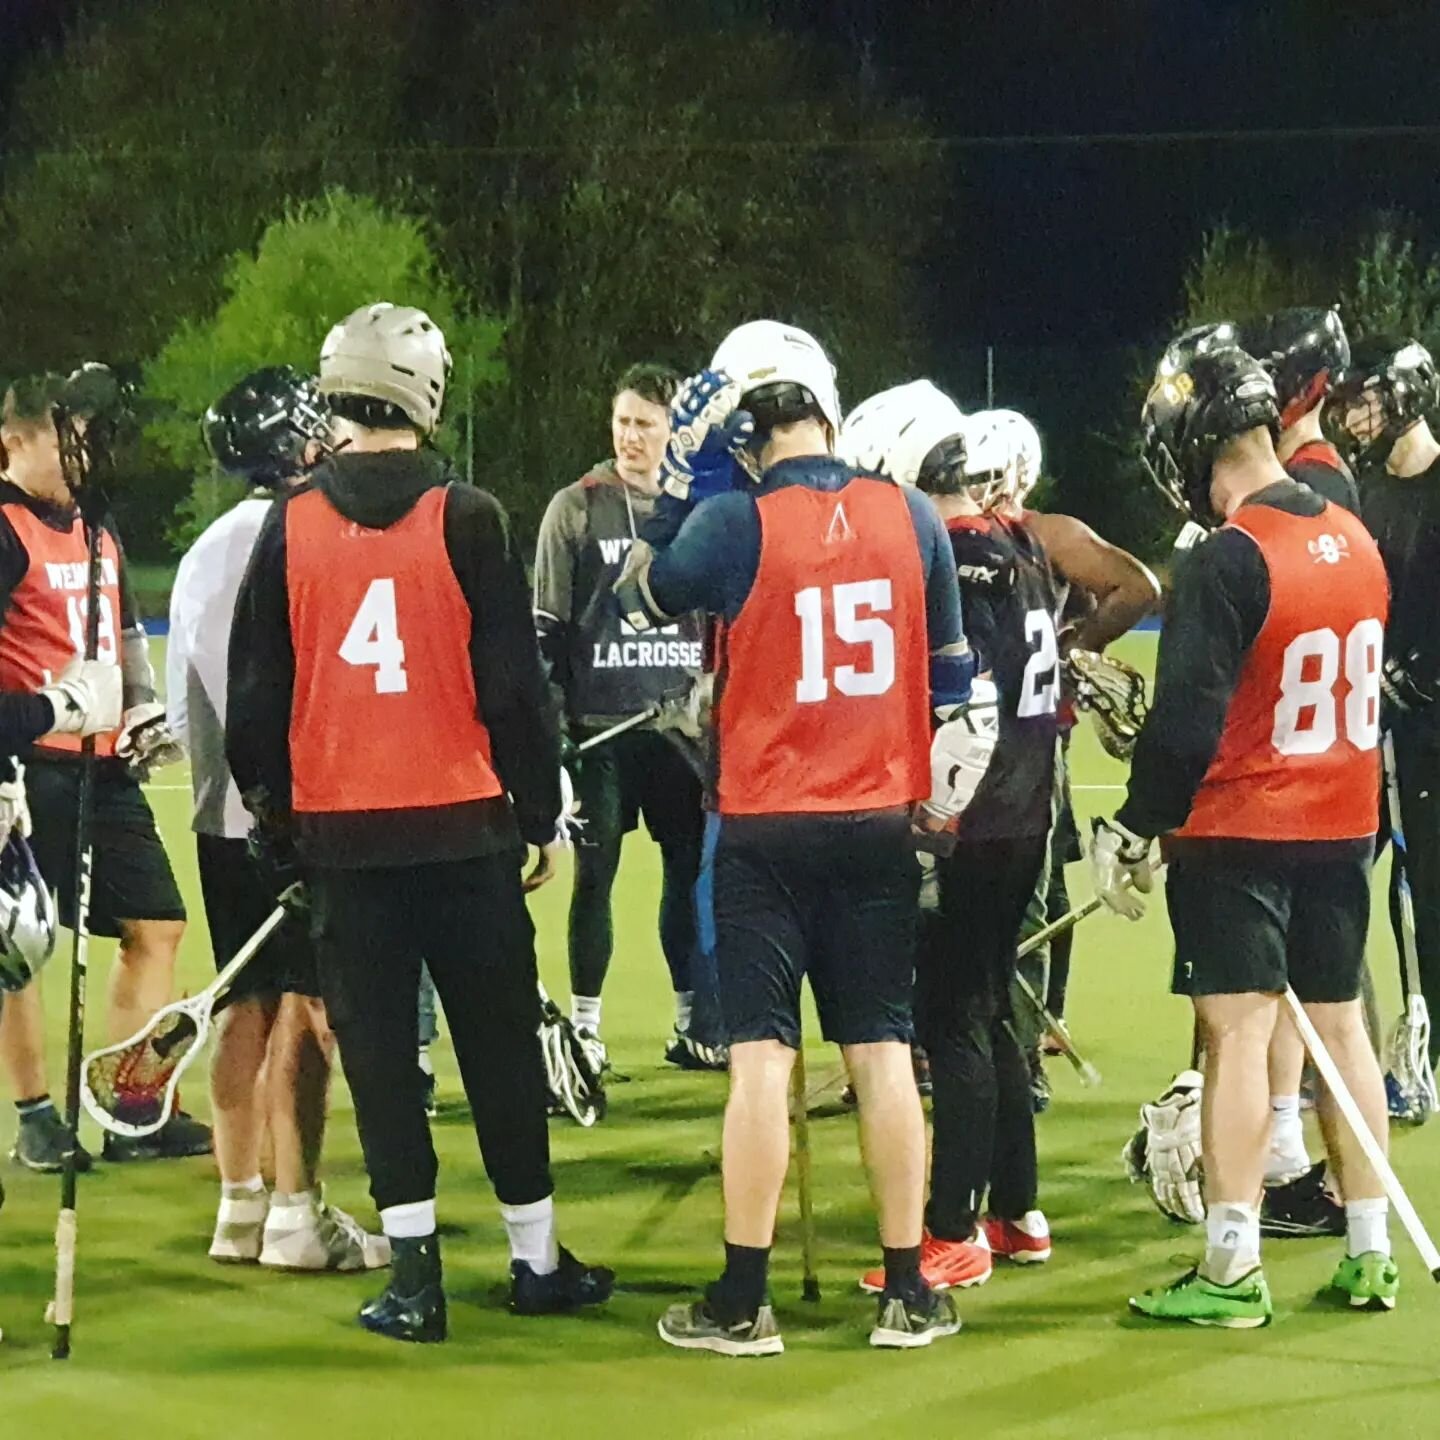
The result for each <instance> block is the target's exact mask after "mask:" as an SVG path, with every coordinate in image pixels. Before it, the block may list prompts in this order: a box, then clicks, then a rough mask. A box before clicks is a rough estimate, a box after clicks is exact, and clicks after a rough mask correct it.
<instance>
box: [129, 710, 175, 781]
mask: <svg viewBox="0 0 1440 1440" xmlns="http://www.w3.org/2000/svg"><path fill="white" fill-rule="evenodd" d="M115 753H116V755H118V756H119V757H120V758H121V759H122V760H123V761H125V763H126V764H127V765H129V767H130V768H131V769H132V770H134V771H136V772H137V773H138V774H140V775H142V776H144V775H148V774H149V773H150V772H151V770H154V769H155V768H157V767H158V766H164V765H177V764H179V762H180V761H181V760H183V759H184V758H185V747H184V746H183V745H182V744H181V743H180V742H179V741H178V740H177V739H176V738H175V736H174V735H173V734H172V733H171V731H170V723H169V721H168V720H166V718H165V707H164V706H163V705H162V704H161V703H160V702H159V701H158V700H147V701H145V703H144V704H142V705H132V706H131V707H130V709H128V710H127V711H126V712H125V714H124V715H123V716H122V717H121V719H120V738H119V739H118V740H116V742H115Z"/></svg>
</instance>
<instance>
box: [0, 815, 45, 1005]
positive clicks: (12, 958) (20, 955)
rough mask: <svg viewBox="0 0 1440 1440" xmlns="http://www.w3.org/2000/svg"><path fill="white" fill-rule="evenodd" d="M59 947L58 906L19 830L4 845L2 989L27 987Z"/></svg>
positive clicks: (0, 871)
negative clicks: (51, 896)
mask: <svg viewBox="0 0 1440 1440" xmlns="http://www.w3.org/2000/svg"><path fill="white" fill-rule="evenodd" d="M54 950H55V905H54V902H53V901H52V900H51V898H50V887H49V886H48V885H46V883H45V881H44V880H43V879H42V878H41V875H40V871H39V869H38V867H37V866H36V864H35V856H34V855H33V854H32V853H31V851H30V846H29V845H28V844H27V843H26V841H25V839H24V838H23V837H22V836H21V834H20V832H19V831H18V830H12V831H11V832H10V838H9V839H8V840H7V841H6V842H5V845H4V847H3V848H0V990H11V991H14V990H23V989H24V988H25V987H26V986H27V985H28V984H29V983H30V982H31V981H32V980H33V979H34V978H35V976H36V974H38V973H39V971H40V969H41V968H42V967H43V966H44V964H45V962H46V961H47V960H48V959H49V958H50V956H51V955H52V954H53V953H54Z"/></svg>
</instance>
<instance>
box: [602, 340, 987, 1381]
mask: <svg viewBox="0 0 1440 1440" xmlns="http://www.w3.org/2000/svg"><path fill="white" fill-rule="evenodd" d="M672 416H673V421H674V428H673V430H672V436H671V442H670V446H669V448H668V450H667V454H666V460H665V466H666V472H667V474H666V482H665V483H666V488H667V491H668V492H669V493H670V494H671V496H672V497H673V498H676V499H677V500H680V501H681V502H682V503H683V501H684V499H685V498H686V492H687V491H688V490H689V488H690V485H691V483H692V478H693V477H694V476H695V475H696V474H697V472H704V471H707V470H711V469H712V468H714V469H723V468H724V466H723V465H716V463H715V462H716V461H717V459H718V460H723V461H727V462H728V461H733V462H736V468H738V469H739V471H740V473H741V474H742V475H745V476H750V477H754V478H753V483H751V482H750V481H749V480H747V481H745V488H744V489H741V490H733V489H732V490H730V491H729V493H725V494H715V495H713V496H712V497H711V498H708V499H705V500H703V501H702V502H701V503H699V504H697V505H696V506H695V507H694V509H693V511H692V512H691V513H690V515H689V516H688V518H687V519H685V521H684V523H683V525H682V526H681V528H680V530H679V533H678V535H677V536H676V538H675V539H674V540H673V542H672V543H670V544H669V545H665V546H662V547H661V548H660V549H659V550H658V551H657V552H656V553H654V555H653V558H652V556H651V553H650V551H649V547H648V546H646V547H638V546H637V547H635V550H634V551H632V554H634V555H635V557H636V558H635V560H634V561H633V562H632V564H631V565H630V566H629V567H627V572H626V574H625V576H623V577H622V580H621V583H620V585H619V587H618V593H619V595H620V599H621V603H622V607H623V610H624V613H625V614H626V615H627V617H628V618H629V619H630V622H631V623H632V624H633V625H635V626H636V628H647V627H650V626H655V625H664V624H667V623H669V622H670V619H671V617H673V616H676V615H683V614H686V613H688V612H690V611H692V610H696V609H703V610H705V611H706V612H707V613H709V614H712V615H716V616H718V617H719V618H720V620H721V636H720V641H719V646H718V651H719V657H720V663H719V667H718V671H717V680H716V695H717V697H718V698H717V701H716V705H715V727H716V751H717V754H718V762H719V763H718V772H717V774H716V776H715V779H714V787H713V805H714V817H713V819H712V821H711V822H710V828H709V829H708V830H707V837H706V847H707V867H708V868H709V870H710V872H711V884H712V888H713V896H712V901H711V909H712V912H713V914H712V916H711V917H710V919H711V923H713V927H714V939H715V945H714V953H715V957H716V962H717V966H718V981H719V997H720V1009H721V1011H722V1013H723V1015H724V1021H725V1028H726V1032H727V1034H726V1038H727V1039H728V1041H729V1044H730V1100H729V1104H728V1106H727V1109H726V1112H725V1134H724V1144H723V1154H724V1162H723V1164H724V1189H725V1257H726V1258H725V1269H724V1273H723V1274H722V1275H721V1277H720V1278H719V1280H718V1281H716V1283H715V1284H713V1285H711V1286H710V1287H709V1289H708V1290H707V1291H706V1292H705V1297H704V1298H703V1299H702V1300H700V1301H698V1302H696V1303H693V1304H684V1305H676V1306H674V1307H672V1308H671V1309H670V1310H669V1311H668V1312H667V1313H666V1314H665V1316H664V1317H663V1319H662V1320H661V1321H660V1335H661V1338H662V1339H664V1340H665V1341H666V1342H667V1343H668V1344H671V1345H676V1346H679V1347H681V1348H686V1349H704V1350H713V1351H718V1352H719V1353H721V1354H726V1355H769V1354H778V1353H779V1352H780V1351H781V1350H782V1349H783V1348H784V1346H783V1342H782V1340H781V1336H780V1332H779V1330H778V1328H777V1326H776V1323H775V1318H774V1314H773V1312H772V1310H771V1307H770V1304H769V1301H768V1297H767V1294H766V1277H767V1271H768V1266H769V1257H770V1247H771V1243H772V1241H773V1238H774V1232H775V1214H776V1207H777V1205H778V1202H779V1198H780V1191H781V1187H782V1185H783V1183H784V1179H785V1171H786V1168H787V1163H788V1157H789V1142H788V1135H787V1097H788V1090H789V1082H790V1075H791V1069H792V1067H793V1065H794V1063H795V1052H796V1050H797V1048H798V1047H799V1045H800V1042H801V1036H800V1010H799V1004H800V985H801V981H802V979H803V978H804V977H805V976H806V975H808V976H809V979H810V985H811V989H812V990H813V992H814V995H815V1001H816V1005H817V1007H818V1009H819V1013H820V1024H821V1028H822V1031H823V1032H824V1035H825V1037H826V1038H827V1039H828V1040H831V1041H834V1042H835V1043H837V1044H839V1045H840V1046H841V1047H842V1048H843V1050H844V1052H845V1057H846V1062H847V1065H848V1067H849V1070H850V1074H851V1077H852V1079H853V1081H854V1084H855V1088H856V1090H857V1092H858V1096H859V1101H860V1108H859V1116H860V1127H861V1136H862V1142H863V1147H862V1148H863V1151H864V1154H865V1158H866V1163H867V1166H868V1167H869V1169H870V1173H871V1179H872V1185H873V1188H874V1194H875V1197H876V1207H877V1209H878V1211H879V1216H880V1236H881V1243H882V1245H883V1246H884V1249H885V1270H884V1281H883V1287H882V1293H881V1296H880V1301H879V1309H878V1315H877V1321H876V1324H875V1327H874V1329H873V1330H872V1332H871V1336H870V1340H871V1343H872V1344H873V1345H877V1346H888V1347H903V1348H909V1347H913V1346H920V1345H928V1344H930V1343H931V1342H932V1341H933V1340H934V1339H936V1338H937V1337H940V1336H945V1335H953V1334H954V1333H955V1332H956V1331H957V1330H958V1329H959V1326H960V1321H959V1318H958V1316H957V1315H956V1312H955V1308H954V1304H953V1302H952V1301H950V1300H949V1299H948V1297H945V1296H942V1295H937V1294H935V1292H933V1291H932V1290H931V1288H930V1287H929V1286H928V1285H927V1284H926V1283H925V1280H924V1278H923V1277H922V1274H921V1270H920V1245H921V1230H922V1214H921V1212H922V1207H923V1191H924V1176H925V1131H924V1120H923V1117H922V1114H921V1109H920V1097H919V1094H918V1092H917V1091H916V1088H915V1080H914V1075H913V1072H912V1069H911V1060H910V1045H909V1040H910V1029H911V1021H910V999H911V985H912V973H913V965H914V955H913V939H914V926H915V911H916V905H917V900H918V878H919V877H918V868H917V865H916V861H915V856H914V853H913V850H912V845H911V820H910V807H911V806H912V805H913V804H915V803H916V802H917V801H923V800H926V798H927V797H932V798H931V803H932V804H933V805H934V806H935V810H934V813H933V814H932V815H931V816H928V817H927V823H929V824H931V825H933V826H935V827H936V828H938V827H939V826H940V825H943V824H944V823H945V821H946V820H947V819H948V818H949V817H950V816H951V815H953V814H954V813H955V812H956V811H957V810H958V809H959V808H960V806H961V805H963V803H964V801H965V800H966V799H968V796H969V793H971V792H972V791H973V788H974V784H975V782H976V779H977V777H978V773H981V772H983V769H984V762H985V761H986V760H987V759H988V756H989V751H990V748H991V741H990V739H989V738H988V737H986V736H983V735H981V736H975V735H973V733H972V727H971V726H970V724H969V722H968V720H967V719H966V717H964V716H963V715H962V716H960V717H959V718H956V719H952V720H950V722H949V723H948V724H946V725H944V726H942V728H941V729H940V731H939V733H938V735H937V736H936V740H935V747H936V760H935V772H936V775H937V776H938V777H939V778H938V783H937V784H936V786H935V787H934V793H933V796H932V783H931V759H930V756H931V736H930V723H929V722H930V714H931V705H932V701H933V702H934V703H935V704H936V705H938V706H940V707H941V711H942V713H943V714H944V715H946V716H947V717H948V716H949V715H950V714H951V712H952V711H955V710H963V708H964V705H965V703H966V702H967V701H968V699H969V690H970V669H971V664H970V661H971V657H970V654H969V651H968V649H967V647H966V646H965V643H964V638H963V635H962V632H961V629H960V614H959V597H958V594H957V591H956V586H955V568H954V564H953V562H952V560H951V558H950V553H949V547H948V546H947V545H946V543H945V536H944V532H943V530H942V529H941V527H940V523H939V520H938V518H937V517H936V516H935V513H934V511H933V510H932V509H931V508H930V506H929V504H928V502H927V501H926V500H925V499H924V497H923V496H920V495H917V494H915V493H914V492H913V491H908V490H904V489H901V488H900V487H898V486H896V485H894V484H893V482H890V481H882V480H880V479H878V478H875V477H873V476H865V475H862V474H861V473H859V472H858V471H856V470H855V469H854V468H852V467H851V466H849V465H847V464H845V463H843V462H842V461H840V460H837V459H835V458H834V457H833V455H832V453H831V451H832V446H833V444H834V440H835V435H836V432H837V431H838V429H839V425H840V406H839V398H838V395H837V393H836V388H835V374H834V369H833V367H832V366H831V364H830V361H829V359H828V357H827V356H826V355H825V352H824V351H823V350H822V349H821V347H820V346H819V344H818V343H817V342H816V341H815V339H814V338H813V337H812V336H810V335H808V334H806V333H805V332H804V331H803V330H799V329H797V328H796V327H794V326H789V325H783V324H779V323H777V322H775V321H770V320H760V321H753V322H751V323H750V324H747V325H742V326H741V327H740V328H739V329H737V330H735V331H734V332H732V333H731V334H730V335H729V336H728V337H727V338H726V339H725V341H724V342H723V343H722V344H721V345H720V347H719V349H718V350H717V351H716V352H715V356H714V359H713V361H712V364H711V369H710V370H708V371H705V372H702V373H701V374H700V375H698V376H696V377H694V378H693V379H691V380H690V381H687V382H686V384H685V385H683V386H682V387H681V389H680V392H679V394H678V396H677V398H676V401H675V405H674V409H673V411H672ZM952 776H954V777H955V781H954V783H953V784H952Z"/></svg>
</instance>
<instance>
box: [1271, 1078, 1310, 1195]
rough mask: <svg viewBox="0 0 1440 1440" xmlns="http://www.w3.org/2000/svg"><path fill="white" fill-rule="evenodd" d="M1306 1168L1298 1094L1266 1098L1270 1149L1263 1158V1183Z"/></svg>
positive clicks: (1307, 1156) (1308, 1159)
mask: <svg viewBox="0 0 1440 1440" xmlns="http://www.w3.org/2000/svg"><path fill="white" fill-rule="evenodd" d="M1309 1168H1310V1156H1309V1154H1308V1153H1307V1152H1306V1149H1305V1123H1304V1121H1302V1120H1301V1118H1300V1097H1299V1096H1298V1095H1272V1096H1271V1097H1270V1151H1269V1154H1268V1155H1267V1156H1266V1158H1265V1183H1266V1184H1267V1185H1271V1184H1274V1183H1275V1182H1276V1181H1278V1180H1284V1179H1288V1178H1289V1177H1291V1176H1293V1175H1294V1174H1295V1173H1296V1172H1297V1171H1300V1170H1308V1169H1309Z"/></svg>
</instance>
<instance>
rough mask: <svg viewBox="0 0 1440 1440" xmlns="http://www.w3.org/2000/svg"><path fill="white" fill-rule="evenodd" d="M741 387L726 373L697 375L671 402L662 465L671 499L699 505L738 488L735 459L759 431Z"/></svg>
mask: <svg viewBox="0 0 1440 1440" xmlns="http://www.w3.org/2000/svg"><path fill="white" fill-rule="evenodd" d="M741 393H742V392H741V389H740V383H739V381H737V380H732V379H731V378H730V377H729V376H728V375H726V374H725V373H724V371H721V370H702V371H701V372H700V373H699V374H698V375H692V376H691V377H690V378H689V379H688V380H687V381H685V383H684V384H683V385H681V387H680V389H679V390H678V391H677V392H676V395H675V398H674V399H673V400H672V401H671V402H670V443H669V444H668V445H667V446H666V447H665V458H664V460H663V461H662V462H661V465H660V475H661V481H662V484H663V485H664V488H665V493H666V494H667V495H673V496H674V497H675V498H676V499H677V500H683V501H688V502H694V503H696V504H698V503H699V502H700V501H701V500H706V499H708V498H709V497H710V496H711V495H721V494H723V493H724V492H725V491H727V490H730V489H732V488H733V487H734V483H735V457H736V456H737V455H738V454H739V453H740V452H741V451H742V450H743V449H744V448H745V445H746V443H747V442H748V441H749V439H750V437H751V436H752V435H754V433H755V417H754V416H753V415H751V414H750V413H749V411H747V410H742V409H741V408H740V397H741Z"/></svg>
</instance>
